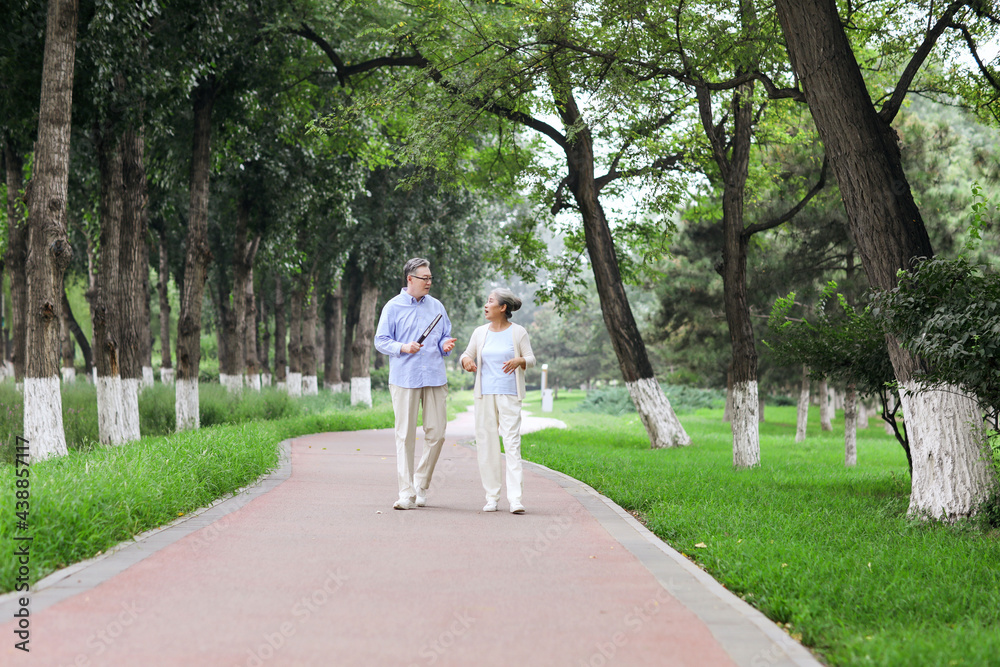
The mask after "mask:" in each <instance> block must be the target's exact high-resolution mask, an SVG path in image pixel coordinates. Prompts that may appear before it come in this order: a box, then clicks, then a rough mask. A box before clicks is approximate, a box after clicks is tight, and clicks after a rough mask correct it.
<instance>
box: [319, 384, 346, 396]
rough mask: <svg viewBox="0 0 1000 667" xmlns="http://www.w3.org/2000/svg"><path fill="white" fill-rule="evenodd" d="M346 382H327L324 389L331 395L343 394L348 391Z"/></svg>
mask: <svg viewBox="0 0 1000 667" xmlns="http://www.w3.org/2000/svg"><path fill="white" fill-rule="evenodd" d="M347 387H348V385H347V383H346V382H325V383H324V384H323V388H324V389H326V390H327V391H329V392H330V393H331V394H342V393H344V392H345V391H347Z"/></svg>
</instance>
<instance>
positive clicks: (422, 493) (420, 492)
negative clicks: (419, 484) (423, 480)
mask: <svg viewBox="0 0 1000 667" xmlns="http://www.w3.org/2000/svg"><path fill="white" fill-rule="evenodd" d="M426 504H427V489H417V507H423V506H424V505H426Z"/></svg>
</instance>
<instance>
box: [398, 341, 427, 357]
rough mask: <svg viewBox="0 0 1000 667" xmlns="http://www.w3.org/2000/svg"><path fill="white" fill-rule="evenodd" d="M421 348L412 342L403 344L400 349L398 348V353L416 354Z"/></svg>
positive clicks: (418, 344)
mask: <svg viewBox="0 0 1000 667" xmlns="http://www.w3.org/2000/svg"><path fill="white" fill-rule="evenodd" d="M422 347H423V345H421V344H420V343H417V342H416V341H414V342H412V343H403V345H402V347H400V348H399V351H400V353H401V354H416V353H417V352H419V351H420V348H422Z"/></svg>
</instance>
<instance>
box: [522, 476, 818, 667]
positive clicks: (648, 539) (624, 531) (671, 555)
mask: <svg viewBox="0 0 1000 667" xmlns="http://www.w3.org/2000/svg"><path fill="white" fill-rule="evenodd" d="M524 463H525V468H531V469H534V471H535V472H536V473H537V474H539V475H541V476H542V477H545V478H547V479H550V480H552V481H554V482H556V483H557V484H559V485H560V486H561V487H563V488H564V489H566V491H567V492H568V493H569V494H570V495H572V496H573V497H575V498H576V499H577V500H579V501H580V503H581V504H583V506H584V507H585V508H586V509H587V510H588V511H589V512H590V514H591V515H593V517H594V518H595V519H597V521H598V522H599V523H600V524H601V525H602V526H603V527H604V528H605V529H606V530H607V531H608V532H609V533H611V535H612V536H613V537H614V538H615V539H617V540H618V541H619V542H621V544H622V545H623V546H624V547H625V548H626V549H628V550H629V551H630V552H632V554H633V555H635V557H636V558H638V559H639V561H640V562H642V564H643V565H645V566H646V567H647V568H648V569H649V570H650V572H652V573H653V575H654V576H655V577H656V579H657V580H658V581H659V582H660V585H662V586H663V587H664V589H666V591H667V592H668V593H670V594H671V595H672V596H674V597H675V598H677V600H679V601H680V602H681V603H682V604H683V605H684V606H685V607H687V608H688V609H690V610H691V611H692V612H693V613H694V614H695V615H696V616H698V618H700V619H701V620H702V621H703V622H704V623H705V624H706V625H707V626H708V628H709V630H710V631H711V632H712V634H713V636H715V638H716V640H717V641H718V642H719V644H721V645H722V648H723V649H724V650H725V651H726V652H727V653H728V654H729V655H730V656H731V657H732V658H733V660H734V661H735V662H736V663H737V664H739V665H750V666H751V667H765V666H767V667H771V666H773V665H795V666H796V667H822V663H821V662H819V661H818V660H817V659H816V658H815V656H813V654H812V653H810V652H809V650H808V649H806V648H805V647H804V646H802V645H801V644H800V643H798V642H797V641H795V640H794V639H792V638H791V637H790V636H789V635H788V633H786V632H784V631H783V630H782V629H781V628H779V627H778V626H777V625H775V623H774V621H772V620H771V619H769V618H768V617H767V616H765V615H764V614H763V613H761V612H760V611H758V610H757V609H755V608H754V607H753V606H751V605H750V604H748V603H747V602H745V601H744V600H742V599H740V597H739V596H737V595H736V594H734V593H733V592H732V591H730V590H728V589H727V588H726V587H724V586H723V585H722V584H720V583H719V582H718V581H716V580H715V579H713V578H712V577H711V575H709V574H708V573H707V572H705V571H704V570H702V569H701V568H699V567H698V566H697V565H695V564H694V563H692V562H691V561H690V560H688V559H687V558H686V557H684V556H683V555H682V554H681V553H680V552H678V551H677V550H676V549H674V548H673V547H671V546H670V545H668V544H667V543H665V542H664V541H663V540H661V539H660V538H659V537H657V536H656V535H655V534H654V533H653V532H652V531H650V530H649V529H648V528H646V527H645V526H644V525H642V524H641V523H640V522H639V521H638V520H637V519H636V518H635V517H634V516H632V515H631V514H629V513H628V512H626V511H625V510H624V509H622V508H621V507H620V506H619V505H617V504H616V503H614V502H613V501H612V500H611V499H610V498H607V497H606V496H604V495H601V494H600V493H598V492H597V491H596V490H595V489H594V488H593V487H591V486H588V485H587V484H584V483H583V482H581V481H580V480H578V479H575V478H573V477H570V476H569V475H566V474H564V473H561V472H559V471H557V470H552V469H551V468H547V467H545V466H543V465H541V464H540V463H533V462H530V461H525V462H524ZM623 524H624V525H623ZM692 580H694V581H692ZM704 590H707V591H708V592H709V593H710V594H711V596H712V597H711V598H710V599H706V596H705V595H704V593H703V591H704ZM747 622H749V623H750V624H752V626H754V627H755V628H756V629H757V630H759V634H757V633H753V632H747V627H746V623H747ZM741 625H742V626H744V627H742V628H741V627H739V626H741ZM755 635H756V636H755Z"/></svg>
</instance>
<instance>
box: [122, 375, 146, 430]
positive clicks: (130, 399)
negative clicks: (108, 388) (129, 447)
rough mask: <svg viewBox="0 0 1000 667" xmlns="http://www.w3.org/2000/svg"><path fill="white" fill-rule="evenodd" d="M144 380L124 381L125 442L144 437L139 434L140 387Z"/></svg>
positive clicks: (123, 426)
mask: <svg viewBox="0 0 1000 667" xmlns="http://www.w3.org/2000/svg"><path fill="white" fill-rule="evenodd" d="M141 384H142V380H140V379H139V378H124V379H122V407H123V408H124V409H125V414H124V415H123V418H122V431H123V432H124V433H125V442H132V441H133V440H138V439H139V438H140V437H142V436H141V435H140V434H139V387H140V385H141Z"/></svg>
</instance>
